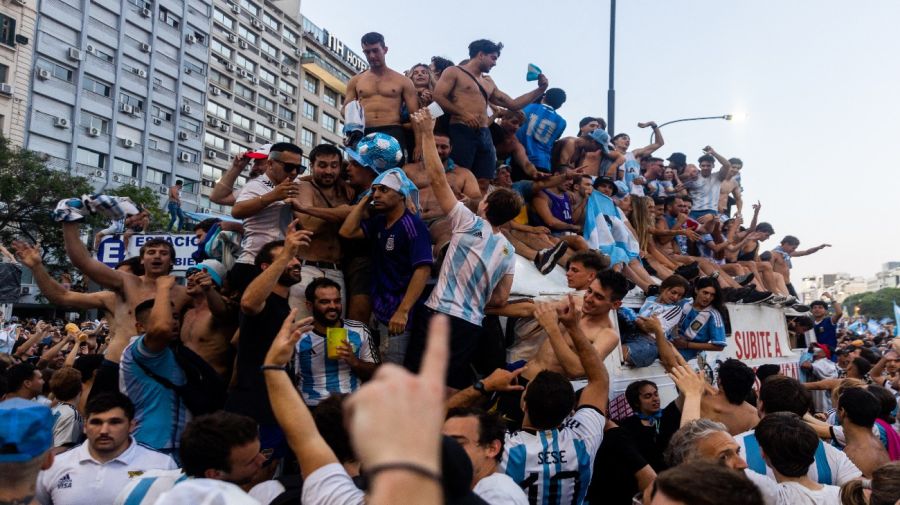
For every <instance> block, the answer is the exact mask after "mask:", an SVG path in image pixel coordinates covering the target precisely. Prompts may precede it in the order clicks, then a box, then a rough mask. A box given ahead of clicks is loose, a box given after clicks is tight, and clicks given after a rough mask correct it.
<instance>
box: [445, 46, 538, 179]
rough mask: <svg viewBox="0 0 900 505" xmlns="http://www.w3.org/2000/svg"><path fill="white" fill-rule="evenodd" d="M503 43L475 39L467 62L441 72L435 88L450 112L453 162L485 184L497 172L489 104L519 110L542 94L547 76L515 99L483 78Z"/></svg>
mask: <svg viewBox="0 0 900 505" xmlns="http://www.w3.org/2000/svg"><path fill="white" fill-rule="evenodd" d="M502 49H503V44H495V43H494V42H491V41H490V40H484V39H482V40H476V41H474V42H472V43H471V44H469V58H470V59H469V61H468V63H466V64H465V65H460V66H456V67H450V68H448V69H446V70H444V72H443V74H441V79H440V80H439V81H438V83H437V85H436V86H435V88H434V101H435V102H437V103H438V105H440V106H441V108H442V109H443V110H444V112H446V113H448V114H450V131H449V133H450V142H451V143H452V144H453V161H455V162H456V163H458V164H459V165H462V166H464V167H467V168H468V169H470V170H471V171H472V172H473V173H474V174H475V177H477V178H478V179H479V180H481V181H484V182H483V184H484V187H487V184H488V183H489V181H492V180H493V179H494V176H495V172H496V165H497V152H496V151H495V149H494V143H493V141H492V140H491V132H490V130H489V129H488V125H490V122H491V115H492V112H491V108H490V105H491V104H493V105H499V106H500V107H504V108H507V109H513V110H519V109H522V108H523V107H525V106H526V105H528V104H530V103H532V102H534V101H535V100H536V99H537V98H538V97H540V96H541V95H543V94H544V91H545V90H546V89H547V86H548V85H549V83H548V81H547V78H546V77H545V76H544V75H543V74H541V75H539V76H538V87H537V88H536V89H534V90H532V91H530V92H528V93H525V94H524V95H522V96H520V97H518V98H515V99H513V98H510V96H509V95H507V94H506V93H504V92H503V91H500V89H499V88H498V87H497V85H496V84H494V81H493V80H491V79H489V78H487V77H485V76H484V75H483V74H486V73H488V72H490V71H491V69H492V68H494V66H496V65H497V58H499V57H500V50H502Z"/></svg>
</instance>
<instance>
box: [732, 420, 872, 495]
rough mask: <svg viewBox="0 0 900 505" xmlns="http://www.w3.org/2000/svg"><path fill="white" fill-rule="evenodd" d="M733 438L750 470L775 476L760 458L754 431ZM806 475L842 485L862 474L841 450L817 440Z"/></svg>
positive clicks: (823, 482)
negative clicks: (813, 455)
mask: <svg viewBox="0 0 900 505" xmlns="http://www.w3.org/2000/svg"><path fill="white" fill-rule="evenodd" d="M734 440H735V441H736V442H737V443H738V445H740V446H741V454H743V455H744V459H745V460H746V461H747V466H748V467H750V470H753V471H754V472H756V473H758V474H761V475H766V476H768V477H769V478H771V479H774V478H775V474H774V472H773V471H772V468H771V467H770V466H769V465H767V464H766V462H765V460H763V458H762V454H761V453H760V447H759V442H758V441H757V440H756V433H755V432H754V431H753V430H750V431H746V432H744V433H741V434H740V435H737V436H736V437H734ZM806 475H807V476H808V477H809V478H810V479H812V480H813V481H815V482H818V483H819V484H827V485H834V486H842V485H844V484H845V483H847V482H849V481H851V480H854V479H858V478H859V477H860V476H862V472H860V471H859V468H857V467H856V465H854V464H853V462H852V461H850V458H848V457H847V455H846V454H844V453H843V452H842V451H840V450H838V449H835V448H834V447H832V446H830V445H828V444H824V443H822V441H821V440H819V446H818V447H817V448H816V456H815V461H814V462H813V464H812V465H809V472H807V474H806Z"/></svg>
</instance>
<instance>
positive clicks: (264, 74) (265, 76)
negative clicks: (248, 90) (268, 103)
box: [259, 67, 275, 86]
mask: <svg viewBox="0 0 900 505" xmlns="http://www.w3.org/2000/svg"><path fill="white" fill-rule="evenodd" d="M259 78H260V79H262V80H263V81H265V82H267V83H269V84H271V85H272V86H274V85H275V74H273V73H272V72H269V71H268V70H266V69H264V68H262V67H260V69H259Z"/></svg>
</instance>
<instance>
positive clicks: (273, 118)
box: [269, 116, 278, 124]
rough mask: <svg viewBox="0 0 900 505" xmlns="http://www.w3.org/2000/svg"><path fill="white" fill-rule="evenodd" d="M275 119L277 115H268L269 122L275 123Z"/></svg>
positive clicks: (276, 119)
mask: <svg viewBox="0 0 900 505" xmlns="http://www.w3.org/2000/svg"><path fill="white" fill-rule="evenodd" d="M276 121H278V118H277V117H275V116H269V122H270V123H272V124H275V122H276Z"/></svg>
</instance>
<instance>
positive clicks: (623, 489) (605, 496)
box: [587, 426, 648, 505]
mask: <svg viewBox="0 0 900 505" xmlns="http://www.w3.org/2000/svg"><path fill="white" fill-rule="evenodd" d="M647 464H648V462H647V460H645V459H644V457H643V456H641V451H640V450H638V447H637V444H636V443H635V441H634V439H633V438H632V437H631V434H630V432H629V431H628V430H626V429H625V428H622V427H618V426H617V427H615V428H610V429H608V430H606V433H604V434H603V443H602V444H601V445H600V449H599V450H598V451H597V457H596V459H594V473H593V478H592V479H591V486H590V488H588V494H587V496H588V500H589V501H590V503H603V504H609V505H631V498H632V497H633V496H634V495H635V494H636V493H637V492H638V485H637V479H636V478H635V477H634V474H635V473H636V472H637V471H638V470H640V469H641V468H644V467H645V466H647Z"/></svg>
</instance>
